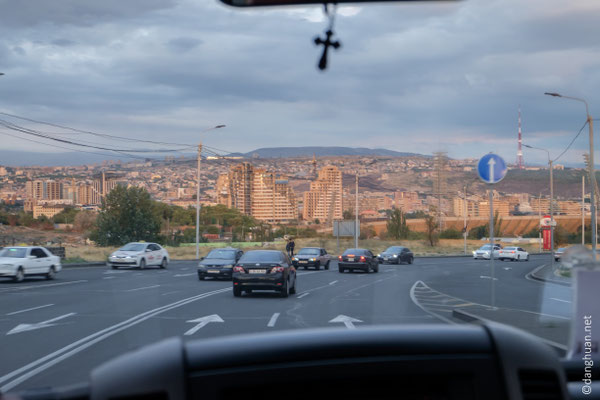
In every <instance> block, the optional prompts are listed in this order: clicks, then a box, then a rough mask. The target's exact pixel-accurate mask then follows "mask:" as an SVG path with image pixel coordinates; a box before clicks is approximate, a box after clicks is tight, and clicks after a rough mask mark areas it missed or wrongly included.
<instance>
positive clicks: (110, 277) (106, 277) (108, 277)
mask: <svg viewBox="0 0 600 400" xmlns="http://www.w3.org/2000/svg"><path fill="white" fill-rule="evenodd" d="M102 279H115V277H114V276H105V277H104V278H102Z"/></svg>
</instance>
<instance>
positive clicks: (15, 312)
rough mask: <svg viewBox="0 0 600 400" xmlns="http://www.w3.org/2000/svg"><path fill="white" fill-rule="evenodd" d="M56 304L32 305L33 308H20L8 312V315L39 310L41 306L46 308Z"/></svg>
mask: <svg viewBox="0 0 600 400" xmlns="http://www.w3.org/2000/svg"><path fill="white" fill-rule="evenodd" d="M53 305H54V304H44V305H43V306H38V307H31V308H26V309H24V310H19V311H13V312H11V313H8V314H6V315H15V314H21V313H24V312H27V311H33V310H39V309H40V308H46V307H50V306H53Z"/></svg>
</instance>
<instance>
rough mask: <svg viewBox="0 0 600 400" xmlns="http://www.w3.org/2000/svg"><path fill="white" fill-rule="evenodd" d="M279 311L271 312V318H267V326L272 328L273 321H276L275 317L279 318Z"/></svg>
mask: <svg viewBox="0 0 600 400" xmlns="http://www.w3.org/2000/svg"><path fill="white" fill-rule="evenodd" d="M279 315H280V313H278V312H276V313H275V314H273V315H272V316H271V319H270V320H269V323H268V324H267V327H269V328H272V327H274V326H275V323H276V322H277V318H279Z"/></svg>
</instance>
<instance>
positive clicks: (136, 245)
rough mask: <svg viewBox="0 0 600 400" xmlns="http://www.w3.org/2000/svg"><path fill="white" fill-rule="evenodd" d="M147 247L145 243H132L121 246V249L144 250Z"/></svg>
mask: <svg viewBox="0 0 600 400" xmlns="http://www.w3.org/2000/svg"><path fill="white" fill-rule="evenodd" d="M145 248H146V245H145V244H139V243H130V244H128V245H125V246H123V247H121V248H120V249H119V250H121V251H143V250H144V249H145Z"/></svg>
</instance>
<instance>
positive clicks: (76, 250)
mask: <svg viewBox="0 0 600 400" xmlns="http://www.w3.org/2000/svg"><path fill="white" fill-rule="evenodd" d="M485 243H486V242H484V241H481V240H467V255H472V252H473V250H476V249H478V248H480V247H481V246H482V245H484V244H485ZM231 245H232V246H233V247H240V248H243V250H244V251H248V250H260V249H262V250H281V251H285V242H284V241H278V242H269V243H259V242H245V243H201V246H200V251H199V254H200V257H204V256H206V255H207V254H208V252H209V251H210V250H212V249H213V248H217V247H224V246H231ZM358 245H359V247H364V248H368V249H370V250H371V251H373V253H375V254H377V253H381V252H382V251H384V250H385V249H386V248H388V247H390V246H406V247H408V248H410V249H411V250H412V251H413V253H414V254H415V255H416V256H431V255H462V254H464V242H463V240H462V239H441V240H440V241H439V243H438V245H437V246H435V247H431V246H430V245H429V244H428V243H427V242H426V241H424V240H379V239H366V240H359V242H358ZM520 246H521V247H523V248H524V249H525V250H527V251H529V252H537V251H538V245H537V244H532V245H530V244H523V245H520ZM303 247H323V248H325V249H327V251H328V252H329V253H330V254H333V255H337V254H340V253H341V252H343V251H344V250H345V249H347V248H352V247H354V239H352V238H343V239H340V241H339V251H338V244H337V240H336V239H330V238H313V239H296V249H295V250H296V252H298V250H300V249H301V248H303ZM166 249H167V250H168V252H169V255H170V256H171V258H172V259H178V260H194V259H195V258H196V247H195V246H194V245H193V244H192V245H191V246H190V245H188V246H181V247H167V248H166ZM115 250H117V248H116V247H95V246H68V247H67V248H66V256H67V257H68V258H67V259H68V260H75V259H76V260H78V261H76V262H86V261H106V258H107V257H108V255H109V254H110V253H112V252H113V251H115ZM65 262H66V261H65Z"/></svg>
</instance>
